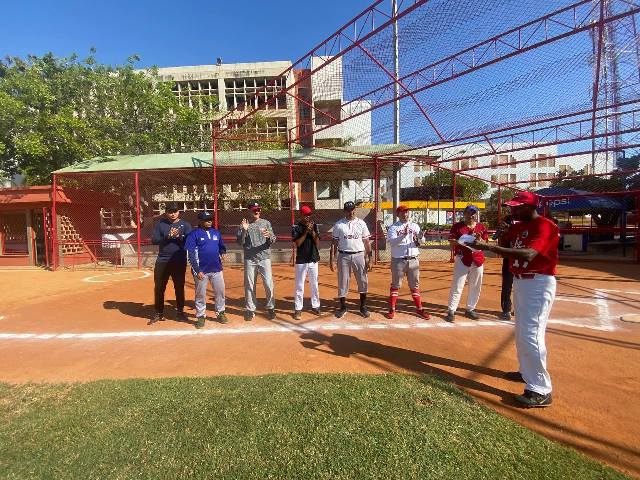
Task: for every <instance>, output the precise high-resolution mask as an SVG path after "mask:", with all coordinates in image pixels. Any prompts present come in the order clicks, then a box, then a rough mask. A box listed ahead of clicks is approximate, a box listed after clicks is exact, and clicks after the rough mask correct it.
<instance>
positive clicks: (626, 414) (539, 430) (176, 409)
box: [0, 260, 640, 478]
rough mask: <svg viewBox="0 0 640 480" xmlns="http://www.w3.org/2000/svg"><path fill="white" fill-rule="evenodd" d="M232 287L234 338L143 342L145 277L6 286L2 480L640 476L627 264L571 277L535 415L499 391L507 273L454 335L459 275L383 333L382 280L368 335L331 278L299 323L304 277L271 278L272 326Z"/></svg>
mask: <svg viewBox="0 0 640 480" xmlns="http://www.w3.org/2000/svg"><path fill="white" fill-rule="evenodd" d="M225 276H226V283H227V299H228V307H227V313H228V314H229V318H230V320H231V321H230V323H229V324H227V325H221V324H219V323H217V322H215V321H213V320H212V321H210V322H208V323H207V326H206V328H204V329H202V330H196V329H195V328H194V325H193V324H192V323H191V321H189V322H186V323H185V322H177V321H175V320H174V319H173V310H172V308H169V309H168V311H167V312H166V313H167V319H166V321H164V322H159V323H157V324H155V325H152V326H147V319H148V318H149V316H150V315H151V314H152V306H151V302H152V290H153V278H152V276H151V272H149V271H145V270H142V271H134V270H113V269H112V270H76V271H62V270H61V271H57V272H46V271H39V270H30V271H20V270H5V271H1V272H0V278H1V281H2V284H3V289H2V292H1V293H0V305H1V307H0V380H1V381H2V382H4V383H2V385H1V386H0V410H1V413H2V417H3V418H4V419H5V421H4V422H2V423H1V425H0V477H2V478H34V477H37V478H46V477H49V478H133V477H138V478H180V477H187V476H192V477H194V478H568V477H576V478H623V477H624V474H626V475H631V476H640V460H639V458H640V425H639V424H638V422H637V419H638V417H639V414H640V404H639V403H638V401H637V392H638V391H640V379H639V377H638V368H637V367H638V365H640V325H638V324H637V323H634V322H633V320H634V319H635V318H637V315H638V314H640V288H639V287H638V281H639V280H640V272H638V269H637V266H636V265H632V264H622V263H620V264H613V263H606V264H605V263H599V262H580V263H573V264H571V263H566V262H565V263H564V264H562V265H561V266H560V270H559V275H558V296H557V299H556V302H555V304H554V308H553V311H552V314H551V318H550V323H549V328H548V333H547V345H548V349H549V366H550V372H551V375H552V379H553V382H554V404H553V406H552V407H551V408H548V409H540V410H522V409H519V408H517V407H516V406H515V405H514V404H513V402H512V400H511V398H512V395H513V394H514V393H519V392H521V390H522V385H521V384H518V383H514V382H510V381H507V380H505V379H504V378H503V375H504V373H505V372H508V371H511V370H514V369H516V368H517V363H516V356H515V347H514V344H513V324H512V323H510V322H503V321H500V320H498V319H497V317H496V314H497V313H498V311H499V286H500V264H499V263H498V261H496V260H489V262H488V264H487V267H486V271H485V278H484V285H483V291H482V296H481V300H480V304H479V306H478V312H479V313H480V314H481V319H480V320H478V321H473V320H468V319H465V318H464V317H463V316H462V315H460V316H459V318H458V320H457V321H456V323H455V324H448V323H446V322H444V321H443V320H442V317H443V316H444V314H445V313H446V299H447V294H448V289H449V285H450V279H451V265H450V264H448V263H440V262H437V263H436V262H433V263H429V262H425V263H424V264H423V265H422V281H421V284H422V288H421V289H422V292H423V300H424V301H425V302H426V304H427V308H428V309H429V311H430V312H431V313H432V319H431V320H428V321H425V320H421V319H418V318H417V317H415V316H414V315H413V314H412V312H413V308H412V303H411V298H410V296H409V292H408V289H406V286H405V287H404V288H403V290H402V291H401V300H400V302H399V307H400V311H401V312H402V313H401V314H399V315H397V316H396V318H395V319H393V320H387V319H385V318H384V317H383V316H382V313H384V311H385V309H386V301H387V295H388V288H389V283H388V282H389V278H388V277H389V272H388V267H386V266H385V265H379V266H376V267H375V268H374V272H373V273H372V274H371V275H370V292H371V295H370V297H371V301H370V309H371V311H372V316H371V318H369V319H364V318H362V317H360V316H358V315H356V313H355V308H353V309H351V310H350V311H349V313H348V314H347V315H346V316H345V317H343V318H341V319H339V320H338V319H336V318H334V317H333V315H332V310H333V308H334V306H335V304H334V300H333V298H334V296H335V279H334V276H333V275H332V274H331V272H330V271H329V269H328V268H326V267H325V266H323V268H322V269H321V275H320V289H321V296H322V298H323V299H325V300H324V303H323V306H324V307H325V309H324V312H323V314H322V315H321V316H320V317H316V316H314V315H312V314H311V313H309V312H305V313H304V314H303V318H302V320H301V321H293V320H292V317H291V313H292V309H293V308H292V305H293V303H292V302H293V299H292V295H293V270H292V268H291V267H289V266H286V265H280V266H276V267H275V268H274V279H275V281H276V298H277V300H278V303H277V314H278V315H277V318H276V319H275V320H273V321H269V320H267V318H266V316H264V315H261V314H259V315H258V316H257V317H256V319H255V320H254V321H253V322H245V321H244V320H243V319H242V313H243V308H242V307H243V299H242V272H241V270H240V269H239V268H236V267H230V268H227V269H226V270H225ZM260 291H261V290H260V287H259V288H258V292H260ZM259 296H260V295H259ZM187 298H188V299H192V298H193V290H192V285H189V286H188V289H187ZM352 298H353V300H354V303H353V305H355V294H354V295H352ZM463 298H464V297H463ZM168 299H169V301H170V303H171V301H172V299H173V295H172V292H171V286H170V287H169V289H168ZM187 311H188V313H190V314H192V313H193V302H192V300H191V301H190V302H188V307H187ZM634 315H635V316H636V317H634ZM210 316H211V318H212V319H213V313H212V312H210Z"/></svg>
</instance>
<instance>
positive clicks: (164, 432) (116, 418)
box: [0, 375, 625, 480]
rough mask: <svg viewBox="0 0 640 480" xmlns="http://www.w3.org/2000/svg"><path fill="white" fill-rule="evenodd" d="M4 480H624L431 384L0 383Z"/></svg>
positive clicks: (226, 380)
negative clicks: (225, 479) (32, 479)
mask: <svg viewBox="0 0 640 480" xmlns="http://www.w3.org/2000/svg"><path fill="white" fill-rule="evenodd" d="M0 416H1V418H2V422H0V478H3V479H4V478H7V479H12V478H16V479H17V478H30V479H31V478H55V479H62V478H78V479H89V478H122V479H131V478H145V479H177V478H212V479H220V478H229V479H238V478H256V479H258V478H259V479H262V478H292V479H294V478H295V479H311V478H314V479H315V478H331V479H340V478H353V479H368V478H384V479H392V478H394V479H395V478H407V479H417V478H429V479H437V478H442V479H462V478H473V479H476V478H487V479H503V478H513V479H516V478H518V479H527V480H533V479H543V478H544V479H560V478H573V479H590V478H593V479H596V478H597V479H603V478H625V477H624V476H623V475H621V474H619V473H617V472H616V471H614V470H612V469H610V468H608V467H605V466H603V465H601V464H599V463H597V462H595V461H593V460H590V459H588V458H586V457H584V456H583V455H581V454H579V453H577V452H575V451H573V450H571V449H568V448H565V447H562V446H560V445H558V444H556V443H554V442H551V441H549V440H547V439H545V438H543V437H541V436H539V435H536V434H534V433H532V432H531V431H529V430H527V429H525V428H522V427H520V426H519V425H517V424H516V423H514V422H512V421H510V420H508V419H506V418H504V417H502V416H500V415H498V414H496V413H495V412H493V411H491V410H489V409H488V408H485V407H484V406H482V405H479V404H478V403H476V402H475V401H473V400H472V399H471V398H470V397H468V396H467V395H465V394H463V393H461V392H460V391H459V390H457V389H456V388H454V387H452V386H451V385H449V384H447V383H445V382H443V381H441V380H439V379H437V378H434V377H429V376H423V377H417V376H409V375H384V376H366V375H279V376H266V377H216V378H174V379H163V380H127V381H100V382H93V383H88V384H61V385H24V386H10V385H6V384H0Z"/></svg>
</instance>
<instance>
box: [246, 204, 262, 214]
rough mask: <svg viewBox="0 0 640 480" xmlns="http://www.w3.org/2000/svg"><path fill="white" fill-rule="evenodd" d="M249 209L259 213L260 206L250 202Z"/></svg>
mask: <svg viewBox="0 0 640 480" xmlns="http://www.w3.org/2000/svg"><path fill="white" fill-rule="evenodd" d="M247 208H248V209H249V210H251V211H252V212H259V211H260V204H259V203H258V202H249V204H248V205H247Z"/></svg>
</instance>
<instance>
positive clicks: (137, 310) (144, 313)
mask: <svg viewBox="0 0 640 480" xmlns="http://www.w3.org/2000/svg"><path fill="white" fill-rule="evenodd" d="M170 303H171V302H170ZM102 306H103V308H104V309H105V310H119V311H120V313H121V314H123V315H126V316H128V317H134V318H143V319H145V320H147V321H148V320H149V319H150V318H151V317H152V316H153V313H154V310H153V305H145V304H144V303H139V302H117V301H114V300H107V301H105V302H104V303H103V304H102ZM164 318H165V320H171V321H174V322H180V323H187V324H189V325H195V324H196V321H195V320H186V321H185V320H180V319H179V318H178V317H177V316H176V310H175V308H170V309H166V308H165V311H164Z"/></svg>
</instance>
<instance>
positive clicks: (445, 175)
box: [422, 170, 489, 202]
mask: <svg viewBox="0 0 640 480" xmlns="http://www.w3.org/2000/svg"><path fill="white" fill-rule="evenodd" d="M422 185H424V186H425V187H437V186H453V172H450V171H448V170H446V171H438V172H436V173H430V174H429V175H427V176H425V177H424V178H423V180H422ZM487 190H489V186H488V185H487V183H486V182H485V181H484V180H480V179H478V178H470V177H466V176H464V175H457V176H456V199H457V200H466V201H470V202H472V201H478V200H480V199H481V198H483V196H484V195H485V194H486V193H487Z"/></svg>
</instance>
